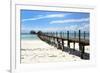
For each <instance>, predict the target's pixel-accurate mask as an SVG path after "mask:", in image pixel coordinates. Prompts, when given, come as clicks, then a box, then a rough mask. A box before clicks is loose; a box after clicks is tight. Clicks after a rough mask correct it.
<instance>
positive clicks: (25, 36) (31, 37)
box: [21, 33, 89, 40]
mask: <svg viewBox="0 0 100 73" xmlns="http://www.w3.org/2000/svg"><path fill="white" fill-rule="evenodd" d="M58 36H60V35H58ZM63 37H64V38H67V34H64V35H63ZM69 38H74V34H73V33H71V34H69ZM76 38H78V34H76ZM81 38H84V34H81ZM85 39H88V40H89V33H86V35H85ZM21 40H40V39H39V38H38V36H37V35H35V34H28V33H27V34H25V33H24V34H23V33H22V34H21Z"/></svg>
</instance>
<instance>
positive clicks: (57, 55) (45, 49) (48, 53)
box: [21, 40, 89, 64]
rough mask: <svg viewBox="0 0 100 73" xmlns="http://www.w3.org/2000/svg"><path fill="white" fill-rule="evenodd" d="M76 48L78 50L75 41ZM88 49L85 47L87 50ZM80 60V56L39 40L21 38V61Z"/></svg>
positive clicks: (27, 62)
mask: <svg viewBox="0 0 100 73" xmlns="http://www.w3.org/2000/svg"><path fill="white" fill-rule="evenodd" d="M65 43H66V42H65ZM72 45H73V44H71V47H73V46H72ZM87 48H89V47H87ZM76 49H77V50H78V44H77V43H76ZM88 51H89V50H88V49H87V52H88ZM80 60H82V59H80V57H78V56H74V55H71V54H69V53H66V52H64V51H61V50H58V49H56V48H55V47H53V46H51V45H48V44H47V43H45V42H43V41H41V40H21V63H25V64H31V63H46V62H66V61H80Z"/></svg>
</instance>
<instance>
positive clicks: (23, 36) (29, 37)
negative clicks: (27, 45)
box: [21, 33, 39, 40]
mask: <svg viewBox="0 0 100 73" xmlns="http://www.w3.org/2000/svg"><path fill="white" fill-rule="evenodd" d="M21 40H39V38H38V36H37V35H33V34H23V33H22V34H21Z"/></svg>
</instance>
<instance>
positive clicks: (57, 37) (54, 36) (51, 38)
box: [38, 30, 89, 59]
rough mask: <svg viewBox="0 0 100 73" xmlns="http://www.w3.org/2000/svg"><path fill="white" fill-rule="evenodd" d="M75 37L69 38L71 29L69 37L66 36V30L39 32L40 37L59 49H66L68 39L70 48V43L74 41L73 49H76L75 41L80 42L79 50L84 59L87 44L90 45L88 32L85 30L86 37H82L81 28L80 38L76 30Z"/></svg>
mask: <svg viewBox="0 0 100 73" xmlns="http://www.w3.org/2000/svg"><path fill="white" fill-rule="evenodd" d="M73 35H74V37H73V38H69V37H70V36H69V31H67V38H66V37H65V33H64V32H60V33H58V32H55V33H54V32H49V33H48V32H47V33H42V32H41V33H39V34H38V37H39V38H40V39H41V40H43V41H46V42H47V43H49V44H51V45H53V46H55V47H57V48H58V49H61V50H64V47H65V46H64V41H65V40H66V41H67V47H68V48H69V49H70V43H73V50H75V43H79V51H80V57H81V59H83V55H84V53H85V46H86V45H89V40H86V39H85V37H86V34H85V32H84V34H82V35H83V36H84V38H81V31H80V30H79V33H78V38H76V32H75V31H74V34H73Z"/></svg>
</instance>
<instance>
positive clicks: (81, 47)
mask: <svg viewBox="0 0 100 73" xmlns="http://www.w3.org/2000/svg"><path fill="white" fill-rule="evenodd" d="M79 50H80V53H81V54H80V57H81V59H83V54H84V53H83V52H84V47H83V44H81V31H80V30H79Z"/></svg>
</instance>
